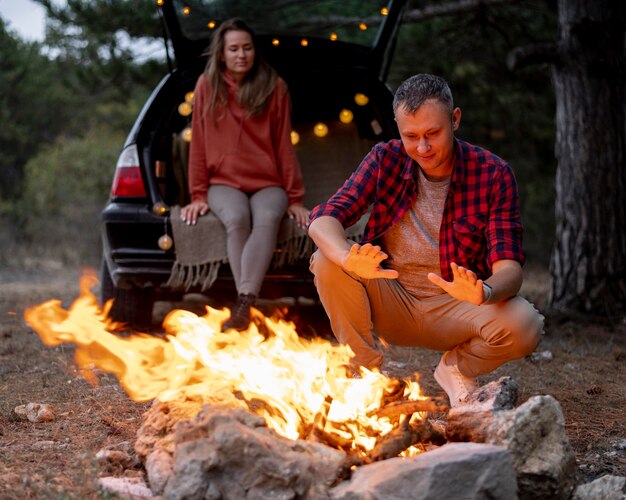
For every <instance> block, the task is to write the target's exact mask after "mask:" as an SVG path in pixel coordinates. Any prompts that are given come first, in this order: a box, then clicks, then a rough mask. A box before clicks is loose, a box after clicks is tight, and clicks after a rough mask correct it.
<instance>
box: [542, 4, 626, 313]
mask: <svg viewBox="0 0 626 500" xmlns="http://www.w3.org/2000/svg"><path fill="white" fill-rule="evenodd" d="M625 12H626V3H625V2H624V1H623V0H559V25H560V33H559V42H558V53H559V56H560V57H559V62H558V63H556V64H554V65H553V66H552V77H553V80H554V90H555V94H556V151H555V152H556V157H557V161H558V168H557V174H556V242H555V247H554V249H553V252H552V257H551V263H550V272H551V275H552V289H551V293H550V298H549V307H551V308H552V309H554V310H556V311H559V312H562V313H566V314H571V313H583V314H588V313H592V314H593V315H594V316H597V315H602V316H609V317H612V319H615V317H616V316H617V315H619V314H622V313H623V312H624V310H625V308H626V165H625V159H626V158H625V150H626V124H625V118H626V116H625V109H624V108H625V106H626V98H625V97H626V96H625V83H626V81H625V77H624V59H625V58H624V30H625V17H626V16H625Z"/></svg>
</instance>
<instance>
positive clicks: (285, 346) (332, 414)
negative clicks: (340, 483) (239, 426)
mask: <svg viewBox="0 0 626 500" xmlns="http://www.w3.org/2000/svg"><path fill="white" fill-rule="evenodd" d="M96 283H97V278H96V276H95V274H94V273H93V272H86V273H85V274H84V275H83V277H82V279H81V294H80V296H79V297H78V298H77V299H76V300H75V302H74V303H73V304H72V305H71V307H70V308H69V309H68V310H65V309H63V308H62V306H61V303H60V301H58V300H50V301H48V302H45V303H43V304H40V305H38V306H35V307H32V308H29V309H28V310H27V311H26V313H25V319H26V321H27V322H28V324H29V325H30V326H31V327H32V328H33V329H34V330H35V331H36V332H37V333H38V334H39V336H40V338H41V339H42V341H43V342H44V343H45V344H46V345H49V346H55V345H58V344H61V343H63V342H72V343H74V344H76V346H77V349H76V353H75V358H76V362H77V364H78V365H79V366H80V367H81V369H82V370H83V374H84V375H85V376H86V378H88V379H91V380H92V381H95V380H94V379H95V376H94V375H93V370H92V369H93V368H98V369H100V370H103V371H107V372H110V373H113V374H114V375H115V376H116V377H117V378H118V380H119V381H120V384H121V385H122V387H123V388H124V389H125V390H126V392H127V393H128V394H129V396H130V397H131V398H132V399H133V400H135V401H146V400H150V399H158V400H159V401H162V402H167V401H175V400H185V399H193V400H196V401H198V400H199V401H203V402H207V403H215V402H220V403H227V404H228V405H229V406H232V407H234V408H243V409H245V410H247V411H249V412H251V413H254V414H256V415H259V416H261V417H263V418H264V419H265V421H266V422H267V425H268V426H269V427H270V428H272V429H273V430H275V431H276V432H277V433H278V434H280V435H282V436H284V437H286V438H288V439H293V440H296V439H309V440H314V441H320V442H323V443H325V444H329V445H331V446H334V447H336V448H339V449H341V450H343V451H346V452H348V453H349V454H350V455H351V456H352V457H354V458H355V459H358V460H361V459H363V458H364V459H365V460H366V461H370V460H377V459H381V458H387V457H390V456H396V455H397V454H399V453H400V452H403V450H405V449H407V448H408V450H407V451H405V452H404V454H406V455H414V454H417V453H419V452H420V449H419V448H417V447H412V446H411V445H413V444H415V443H417V442H423V441H428V440H431V439H433V440H437V438H438V434H437V432H435V431H433V430H432V429H431V428H430V426H429V425H428V424H426V423H425V421H424V416H425V413H424V412H429V411H442V410H444V409H445V408H444V407H441V406H438V405H437V404H436V402H435V401H433V400H431V399H429V398H427V397H425V396H424V395H423V394H422V393H421V391H420V386H419V384H418V383H417V381H416V380H403V381H399V380H395V379H390V378H388V377H386V376H385V375H383V374H381V373H380V372H377V371H369V370H366V369H361V371H360V373H359V375H360V378H355V377H354V376H353V371H352V370H351V369H350V368H349V366H350V359H351V357H352V355H353V354H352V352H351V350H350V349H349V348H348V347H347V346H338V345H333V344H331V343H330V342H329V341H327V340H324V339H312V340H305V339H303V338H300V337H299V336H298V334H297V332H296V330H295V328H294V326H293V324H291V323H288V322H285V321H284V320H281V319H275V318H267V317H265V316H263V315H262V314H261V313H260V312H259V311H256V310H255V311H254V315H255V317H254V321H253V323H252V324H251V326H250V328H249V329H248V330H247V331H244V332H241V333H234V332H232V331H231V332H228V333H222V332H220V324H221V322H222V321H223V320H224V319H225V318H226V316H227V315H228V311H226V310H216V309H212V308H210V307H207V312H206V315H204V316H202V317H199V316H197V315H195V314H193V313H191V312H189V311H183V310H175V311H172V312H171V313H170V314H168V316H167V317H166V318H165V320H164V321H163V330H164V336H163V337H158V336H154V335H148V334H145V333H137V334H134V335H132V336H130V337H127V338H123V337H121V336H119V335H116V334H114V333H113V332H114V331H115V330H116V329H119V328H120V326H121V325H119V324H116V323H114V322H112V321H110V320H109V319H108V318H107V312H108V311H109V310H110V307H111V303H107V304H106V305H105V306H104V308H103V310H101V309H100V308H99V306H98V303H97V300H96V298H95V296H94V295H93V294H92V292H91V289H92V288H93V286H94V285H95V284H96ZM415 378H416V379H417V375H416V377H415Z"/></svg>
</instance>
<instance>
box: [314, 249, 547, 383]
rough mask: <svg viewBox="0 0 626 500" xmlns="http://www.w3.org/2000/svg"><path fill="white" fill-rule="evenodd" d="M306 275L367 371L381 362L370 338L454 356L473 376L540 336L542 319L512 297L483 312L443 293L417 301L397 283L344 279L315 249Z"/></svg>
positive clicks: (529, 347)
mask: <svg viewBox="0 0 626 500" xmlns="http://www.w3.org/2000/svg"><path fill="white" fill-rule="evenodd" d="M310 269H311V272H312V273H313V274H314V275H315V280H314V281H315V286H316V287H317V291H318V293H319V296H320V300H321V302H322V305H323V306H324V309H325V310H326V313H327V314H328V317H329V318H330V324H331V327H332V329H333V333H334V334H335V337H336V338H337V340H338V341H339V342H341V343H342V344H348V345H349V346H350V347H351V348H352V350H353V351H354V353H355V359H354V362H355V364H357V365H362V366H365V367H367V368H375V367H380V366H381V364H382V361H383V355H382V353H381V352H380V351H379V349H378V348H377V346H376V342H375V339H374V333H373V332H376V334H377V335H378V337H380V338H382V339H384V340H386V341H387V342H389V343H392V344H396V345H402V346H419V347H424V348H427V349H432V350H435V351H455V352H456V355H457V364H458V368H459V371H460V372H461V373H463V374H464V375H466V376H468V377H475V376H477V375H481V374H483V373H488V372H490V371H492V370H495V369H496V368H497V367H498V366H500V365H501V364H503V363H505V362H507V361H510V360H512V359H518V358H522V357H524V356H526V355H528V354H530V353H531V352H532V351H533V350H534V349H535V347H536V346H537V344H538V343H539V339H540V336H541V334H542V331H543V316H542V315H541V314H539V312H538V311H537V310H536V309H535V308H534V306H533V305H532V304H530V303H529V302H528V301H526V300H525V299H523V298H522V297H519V296H518V297H513V298H511V299H509V300H506V301H502V302H499V303H497V304H494V305H483V306H475V305H473V304H470V303H469V302H461V301H459V300H457V299H455V298H453V297H451V296H450V295H448V294H447V293H443V294H441V295H436V296H434V297H428V298H425V299H418V298H416V297H414V296H413V295H411V294H409V293H408V292H407V291H406V290H405V289H404V288H403V287H402V286H401V285H400V283H399V282H398V281H397V280H392V279H363V278H359V277H358V276H356V275H354V274H352V273H348V272H346V271H345V270H343V269H342V268H341V267H340V266H337V265H336V264H334V263H333V262H331V261H330V260H328V259H327V258H326V257H324V255H323V254H322V253H321V252H320V251H319V250H318V251H317V252H315V253H314V254H313V256H312V257H311V267H310Z"/></svg>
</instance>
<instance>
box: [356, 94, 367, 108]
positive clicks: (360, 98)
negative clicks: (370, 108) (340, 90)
mask: <svg viewBox="0 0 626 500" xmlns="http://www.w3.org/2000/svg"><path fill="white" fill-rule="evenodd" d="M354 102H356V103H357V104H358V105H359V106H365V105H366V104H367V103H368V102H370V98H369V97H367V96H366V95H365V94H354Z"/></svg>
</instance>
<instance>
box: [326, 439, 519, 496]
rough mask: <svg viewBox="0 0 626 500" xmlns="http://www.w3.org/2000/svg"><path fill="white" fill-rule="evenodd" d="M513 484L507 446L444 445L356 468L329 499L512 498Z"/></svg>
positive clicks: (514, 490) (514, 491)
mask: <svg viewBox="0 0 626 500" xmlns="http://www.w3.org/2000/svg"><path fill="white" fill-rule="evenodd" d="M516 489H517V484H516V481H515V471H514V469H513V464H512V461H511V456H510V454H509V452H508V451H507V450H506V448H504V447H502V446H494V445H489V444H477V443H448V444H446V445H444V446H442V447H440V448H438V449H436V450H433V451H429V452H428V453H423V454H421V455H417V456H415V457H412V458H404V459H403V458H392V459H389V460H383V461H382V462H375V463H373V464H370V465H365V466H363V467H360V468H358V469H357V470H356V471H355V472H354V474H353V475H352V479H351V480H350V481H345V482H343V483H341V484H340V485H338V486H337V487H335V488H333V489H332V490H331V491H330V494H331V496H330V498H331V499H333V500H374V499H393V498H395V499H401V498H407V499H408V498H410V499H411V500H420V499H424V500H430V499H433V498H441V499H448V498H449V499H456V498H458V499H461V498H468V499H469V498H489V499H494V500H495V499H502V500H514V499H516V498H517V493H516Z"/></svg>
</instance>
